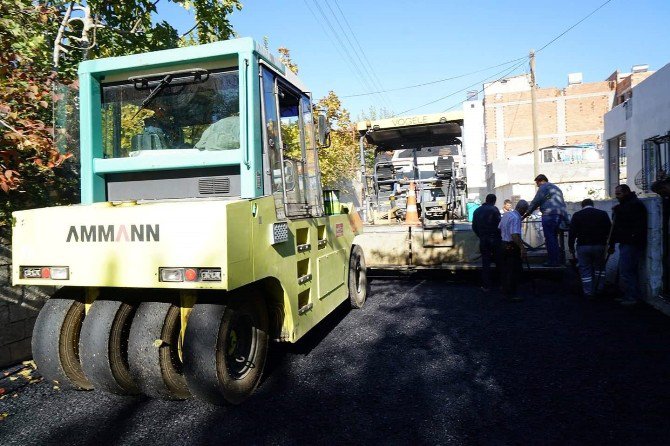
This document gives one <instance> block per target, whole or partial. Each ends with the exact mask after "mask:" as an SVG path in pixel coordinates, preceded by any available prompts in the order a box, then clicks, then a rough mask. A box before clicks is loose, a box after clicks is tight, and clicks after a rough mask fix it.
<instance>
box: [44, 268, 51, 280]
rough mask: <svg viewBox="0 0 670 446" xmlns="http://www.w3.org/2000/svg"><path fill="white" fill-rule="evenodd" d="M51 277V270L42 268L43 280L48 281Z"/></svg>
mask: <svg viewBox="0 0 670 446" xmlns="http://www.w3.org/2000/svg"><path fill="white" fill-rule="evenodd" d="M49 277H51V270H49V268H42V279H48V278H49Z"/></svg>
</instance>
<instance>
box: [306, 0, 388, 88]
mask: <svg viewBox="0 0 670 446" xmlns="http://www.w3.org/2000/svg"><path fill="white" fill-rule="evenodd" d="M304 1H305V4H306V5H307V6H308V8H309V5H308V3H307V0H304ZM312 3H314V6H315V7H316V10H317V11H318V12H319V14H320V15H321V17H322V19H323V22H324V23H325V24H326V25H327V26H328V28H329V29H330V31H331V33H332V35H333V37H334V38H335V39H336V40H337V41H338V43H339V44H340V46H341V47H342V48H346V45H345V44H344V42H343V41H342V39H341V38H340V36H339V35H338V33H337V32H336V31H335V28H334V27H333V25H332V24H331V23H330V20H328V15H327V14H326V13H325V12H324V10H323V9H322V8H321V5H319V3H318V1H317V0H312ZM309 10H310V12H312V14H313V15H314V17H315V18H316V19H317V21H320V20H319V19H318V18H317V17H316V14H314V12H313V11H312V9H311V8H309ZM326 35H327V36H328V38H329V39H330V41H331V43H332V44H333V46H334V47H335V48H336V49H337V51H338V52H339V53H340V55H342V54H344V57H343V59H344V60H345V61H348V62H349V64H350V66H351V68H353V70H354V74H355V75H356V76H357V77H358V79H359V82H361V83H362V85H363V87H364V88H367V89H369V90H372V89H374V88H373V87H372V86H371V84H370V83H369V81H368V79H367V78H366V77H365V75H363V73H362V72H361V70H360V68H359V67H358V65H357V64H356V62H355V61H354V60H353V58H352V57H351V55H350V54H349V52H347V51H344V53H343V52H342V50H341V49H340V46H337V44H335V42H334V41H333V39H332V38H331V37H330V36H329V35H328V33H326ZM378 100H379V98H378Z"/></svg>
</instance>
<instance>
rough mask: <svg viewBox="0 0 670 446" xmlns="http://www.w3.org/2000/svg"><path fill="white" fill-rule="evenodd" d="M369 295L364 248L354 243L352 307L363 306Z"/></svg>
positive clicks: (351, 266)
mask: <svg viewBox="0 0 670 446" xmlns="http://www.w3.org/2000/svg"><path fill="white" fill-rule="evenodd" d="M367 296H368V279H367V270H366V267H365V257H364V256H363V249H361V247H360V246H358V245H353V246H352V248H351V256H350V257H349V302H350V303H351V308H363V305H364V304H365V300H366V299H367Z"/></svg>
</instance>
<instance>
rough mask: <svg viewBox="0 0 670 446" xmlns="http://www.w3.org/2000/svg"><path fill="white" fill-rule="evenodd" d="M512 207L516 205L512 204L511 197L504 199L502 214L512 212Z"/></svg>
mask: <svg viewBox="0 0 670 446" xmlns="http://www.w3.org/2000/svg"><path fill="white" fill-rule="evenodd" d="M512 209H514V207H513V206H512V200H510V199H509V198H505V201H503V206H502V209H501V210H500V214H501V215H502V214H506V213H507V212H512Z"/></svg>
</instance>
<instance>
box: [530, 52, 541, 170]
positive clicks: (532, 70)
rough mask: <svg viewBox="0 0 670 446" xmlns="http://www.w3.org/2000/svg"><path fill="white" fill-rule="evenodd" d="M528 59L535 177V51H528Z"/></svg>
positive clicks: (537, 164) (538, 156) (537, 143)
mask: <svg viewBox="0 0 670 446" xmlns="http://www.w3.org/2000/svg"><path fill="white" fill-rule="evenodd" d="M528 57H529V58H530V110H531V114H532V121H533V175H534V177H533V178H535V177H537V176H538V175H539V173H540V172H539V170H540V166H539V158H540V154H539V145H540V144H539V142H538V136H537V105H536V98H535V89H536V88H537V84H536V83H535V50H530V54H529V55H528Z"/></svg>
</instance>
